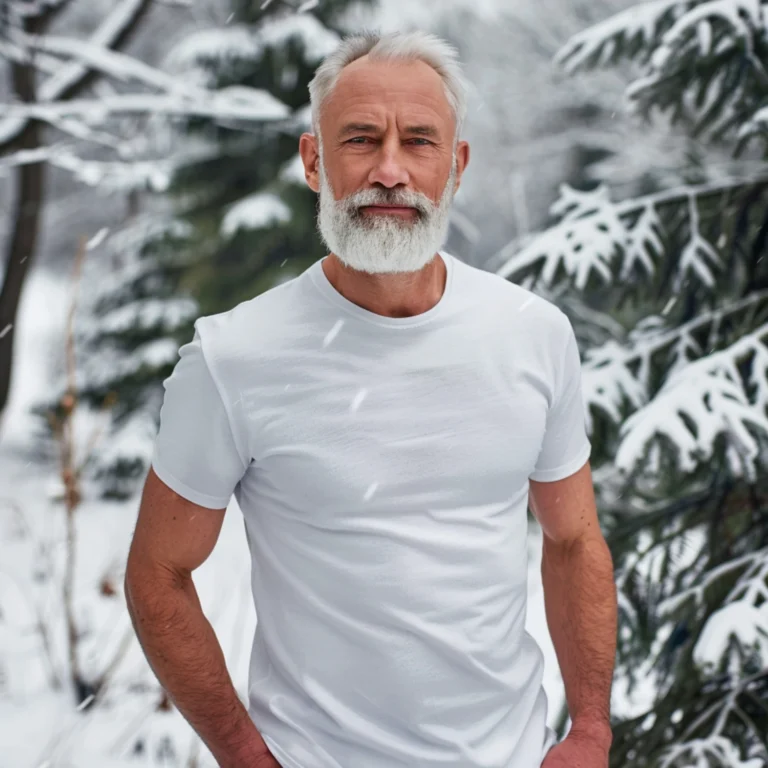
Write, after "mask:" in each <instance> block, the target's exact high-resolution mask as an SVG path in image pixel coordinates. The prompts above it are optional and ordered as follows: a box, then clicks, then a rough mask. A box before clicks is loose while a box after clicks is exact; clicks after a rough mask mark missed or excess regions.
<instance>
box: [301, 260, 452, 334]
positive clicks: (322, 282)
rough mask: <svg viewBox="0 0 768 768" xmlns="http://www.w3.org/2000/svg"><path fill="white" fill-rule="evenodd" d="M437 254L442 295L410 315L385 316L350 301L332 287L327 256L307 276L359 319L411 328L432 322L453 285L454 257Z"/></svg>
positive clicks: (442, 307) (332, 300) (329, 296)
mask: <svg viewBox="0 0 768 768" xmlns="http://www.w3.org/2000/svg"><path fill="white" fill-rule="evenodd" d="M437 254H438V256H440V258H441V259H442V260H443V263H444V264H445V270H446V275H445V288H444V289H443V295H442V296H441V297H440V299H439V300H438V302H437V304H435V306H434V307H431V308H430V309H428V310H427V311H426V312H421V313H420V314H418V315H412V316H411V317H386V316H385V315H379V314H377V313H376V312H371V311H370V310H368V309H365V308H363V307H360V306H358V305H357V304H355V303H354V302H352V301H350V300H349V299H348V298H346V296H343V295H342V294H341V293H339V292H338V291H337V290H336V288H334V286H333V283H331V281H330V280H329V279H328V276H327V275H326V274H325V271H324V270H323V262H324V261H325V260H326V259H327V258H328V257H327V256H324V257H323V258H322V259H318V261H316V262H315V263H314V264H313V265H312V266H311V267H310V268H309V270H308V271H309V276H310V277H311V278H312V282H313V283H314V284H315V286H316V287H317V288H318V290H319V291H320V293H322V294H323V296H325V297H326V298H327V299H328V300H329V301H330V302H331V303H332V304H335V305H336V306H337V307H339V309H342V310H344V311H345V312H348V313H349V314H351V315H354V316H355V317H356V318H358V319H359V320H362V321H364V322H366V323H370V324H372V325H379V326H383V327H385V328H413V327H415V326H418V325H424V324H425V323H429V322H432V321H433V320H434V319H435V318H436V317H437V316H438V315H439V314H440V313H441V312H442V311H443V309H444V307H445V305H446V304H447V303H448V301H449V299H450V297H451V292H452V286H453V273H454V258H453V256H451V255H450V254H449V253H446V252H445V251H438V252H437Z"/></svg>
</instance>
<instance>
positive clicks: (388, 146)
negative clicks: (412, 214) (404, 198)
mask: <svg viewBox="0 0 768 768" xmlns="http://www.w3.org/2000/svg"><path fill="white" fill-rule="evenodd" d="M401 152H402V148H401V147H400V142H399V141H394V142H393V141H385V142H382V143H381V145H380V149H379V152H377V153H376V160H375V162H374V166H373V168H371V172H370V174H368V183H369V184H371V185H374V184H380V185H381V186H383V187H386V188H387V189H392V188H393V187H397V186H399V185H401V184H402V185H403V186H405V185H407V184H408V183H409V182H410V180H411V177H410V174H409V173H408V170H407V168H406V167H405V163H404V162H403V160H404V158H403V157H402V155H401Z"/></svg>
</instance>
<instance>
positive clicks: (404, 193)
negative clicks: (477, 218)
mask: <svg viewBox="0 0 768 768" xmlns="http://www.w3.org/2000/svg"><path fill="white" fill-rule="evenodd" d="M341 203H342V205H343V207H344V210H345V212H346V213H347V214H348V215H349V216H351V217H352V218H360V217H361V216H362V214H361V213H360V209H361V208H365V207H366V206H369V205H399V206H403V207H407V208H413V209H415V210H416V212H417V213H418V215H419V218H420V219H423V218H425V217H427V216H429V215H430V214H431V213H433V212H434V211H435V209H436V208H437V206H436V205H435V204H434V203H433V202H432V200H430V199H429V198H428V197H427V196H426V195H424V194H421V193H420V192H413V191H411V190H406V189H362V190H360V191H359V192H355V193H354V194H352V195H350V196H349V197H347V198H345V199H344V200H343V201H341Z"/></svg>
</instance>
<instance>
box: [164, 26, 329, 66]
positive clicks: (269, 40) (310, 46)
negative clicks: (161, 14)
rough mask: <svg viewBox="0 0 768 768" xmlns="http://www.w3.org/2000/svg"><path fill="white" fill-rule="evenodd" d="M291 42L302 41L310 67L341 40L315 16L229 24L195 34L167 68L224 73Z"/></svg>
mask: <svg viewBox="0 0 768 768" xmlns="http://www.w3.org/2000/svg"><path fill="white" fill-rule="evenodd" d="M291 38H297V39H299V40H301V42H302V44H303V47H304V54H305V58H306V61H307V63H309V64H313V63H317V62H319V61H320V60H321V59H322V58H324V57H325V56H327V55H328V54H329V53H330V52H331V51H333V50H334V49H335V48H336V46H337V45H338V44H339V36H338V35H337V34H336V33H335V32H332V31H331V30H329V29H328V28H327V27H324V26H323V25H322V24H321V23H320V22H319V21H318V20H317V19H316V18H315V17H314V16H312V15H309V14H292V15H289V16H285V17H283V18H279V19H269V18H268V19H267V20H265V21H264V22H262V23H261V24H260V25H258V26H249V25H247V24H228V25H226V26H224V27H220V28H212V29H205V30H200V31H198V32H194V33H192V34H191V35H188V36H187V37H185V38H184V39H183V40H182V41H181V42H180V43H179V44H178V45H176V47H175V48H173V49H172V50H171V52H170V53H169V54H168V56H167V57H166V60H165V66H167V67H168V68H170V69H172V70H173V71H175V72H182V71H184V70H189V69H199V68H206V69H210V68H213V67H216V68H219V69H220V68H223V67H227V66H231V65H232V64H234V63H236V62H238V61H252V60H254V59H258V58H259V57H260V56H261V55H262V52H263V50H264V48H265V47H266V48H273V47H279V46H284V45H285V44H286V43H287V42H288V40H289V39H291Z"/></svg>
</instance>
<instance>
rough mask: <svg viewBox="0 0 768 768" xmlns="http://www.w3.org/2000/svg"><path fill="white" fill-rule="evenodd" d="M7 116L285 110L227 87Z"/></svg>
mask: <svg viewBox="0 0 768 768" xmlns="http://www.w3.org/2000/svg"><path fill="white" fill-rule="evenodd" d="M3 108H4V109H5V110H6V113H7V114H9V115H11V116H16V117H24V118H30V117H35V118H38V119H39V120H46V121H49V122H53V121H55V120H57V119H59V118H61V117H62V116H66V115H78V116H80V117H82V118H83V119H84V120H86V121H87V122H88V123H98V122H103V121H105V120H107V118H109V117H111V116H112V115H115V114H143V113H153V114H166V115H197V116H199V117H215V118H221V119H225V118H229V119H240V120H258V121H264V120H282V119H284V118H286V117H288V116H289V114H290V112H289V110H288V108H287V107H286V106H285V105H284V104H282V103H281V102H279V101H278V100H277V99H275V98H274V96H272V95H270V94H269V93H267V92H266V91H261V90H257V89H255V88H246V87H243V86H229V87H227V88H222V89H220V90H218V91H206V90H204V89H199V90H198V92H197V93H196V95H195V97H194V98H191V97H190V96H189V95H187V94H184V95H180V94H159V95H153V94H125V95H119V96H110V97H108V98H104V99H73V100H71V101H58V102H52V103H50V104H23V103H18V102H14V103H13V104H7V105H4V106H3Z"/></svg>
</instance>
